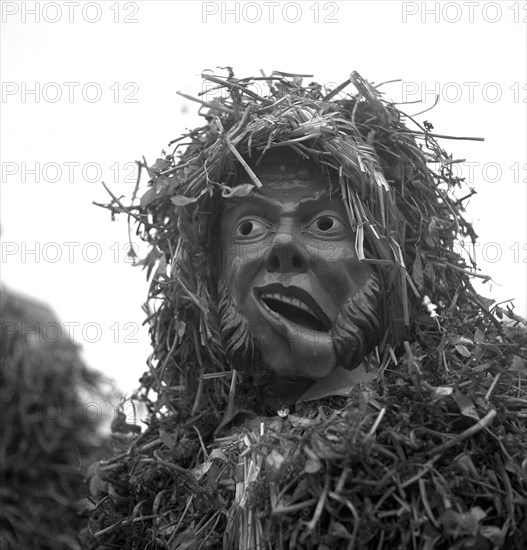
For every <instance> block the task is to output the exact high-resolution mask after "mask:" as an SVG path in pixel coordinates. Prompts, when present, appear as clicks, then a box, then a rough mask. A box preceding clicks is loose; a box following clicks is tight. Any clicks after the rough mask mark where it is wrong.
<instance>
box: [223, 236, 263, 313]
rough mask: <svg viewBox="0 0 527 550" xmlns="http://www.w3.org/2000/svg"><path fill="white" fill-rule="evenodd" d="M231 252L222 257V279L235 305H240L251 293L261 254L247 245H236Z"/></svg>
mask: <svg viewBox="0 0 527 550" xmlns="http://www.w3.org/2000/svg"><path fill="white" fill-rule="evenodd" d="M231 250H232V253H231V254H228V255H227V256H225V257H224V259H223V279H224V281H225V283H226V287H227V291H228V292H229V294H230V295H231V296H232V298H233V301H234V303H235V305H236V306H238V307H241V306H242V305H243V303H244V302H246V301H247V300H249V299H250V298H251V295H252V290H253V287H254V281H255V279H256V276H257V274H258V272H259V270H260V269H261V267H262V265H263V263H262V260H261V258H260V256H261V254H256V255H255V251H254V250H251V248H250V247H248V246H241V245H237V246H236V247H235V248H234V247H232V248H231Z"/></svg>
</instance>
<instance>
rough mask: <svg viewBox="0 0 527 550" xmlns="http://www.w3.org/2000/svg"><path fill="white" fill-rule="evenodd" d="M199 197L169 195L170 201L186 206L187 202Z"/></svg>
mask: <svg viewBox="0 0 527 550" xmlns="http://www.w3.org/2000/svg"><path fill="white" fill-rule="evenodd" d="M198 199H199V197H185V196H184V195H176V196H175V197H170V200H171V201H172V203H174V204H175V205H176V206H186V205H187V204H192V203H193V202H196V201H197V200H198Z"/></svg>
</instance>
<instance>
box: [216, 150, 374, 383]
mask: <svg viewBox="0 0 527 550" xmlns="http://www.w3.org/2000/svg"><path fill="white" fill-rule="evenodd" d="M256 172H257V175H258V176H259V178H260V180H261V181H262V184H263V187H262V188H259V189H258V190H256V191H255V192H253V193H251V194H250V195H248V196H245V197H239V198H232V199H227V200H226V201H225V203H224V205H223V210H222V215H221V224H220V240H221V245H222V255H223V256H222V273H221V280H222V287H223V291H224V292H225V294H226V295H227V296H228V297H229V299H230V300H231V302H232V306H233V308H234V310H235V311H236V313H237V315H238V316H239V317H240V318H241V320H240V323H243V325H244V330H245V332H248V335H247V337H250V338H251V340H252V343H251V346H252V347H256V348H258V351H259V356H260V357H261V360H262V362H263V364H264V365H265V366H266V367H267V368H269V369H271V370H272V371H274V373H276V375H278V376H279V377H284V378H291V377H293V378H297V377H298V378H303V379H310V380H317V379H320V378H323V377H325V376H327V375H328V374H329V373H330V372H331V370H332V369H333V368H334V367H335V366H336V365H337V363H338V360H337V358H338V355H339V346H338V345H336V342H335V340H336V335H337V333H339V332H342V331H339V318H340V317H342V314H341V312H342V309H343V307H344V306H345V305H346V304H349V303H350V301H353V299H354V298H356V297H357V296H361V297H362V298H363V299H364V300H366V301H368V300H369V298H367V297H366V298H364V292H363V291H364V288H365V287H366V285H367V283H368V281H370V280H371V276H372V268H371V267H369V266H368V265H367V264H364V263H361V262H359V260H358V258H357V255H356V253H355V232H354V231H353V230H352V229H351V227H350V225H349V222H348V218H347V214H346V211H345V208H344V205H343V203H342V201H341V199H340V198H338V197H335V198H334V200H331V199H330V197H329V193H328V190H329V186H328V182H327V181H325V180H324V178H323V177H322V176H321V174H320V172H319V171H317V170H315V169H314V165H312V164H307V163H305V162H300V163H299V162H298V161H293V162H287V159H286V161H284V160H283V159H280V158H279V159H278V161H275V162H274V163H268V164H265V165H263V166H262V167H260V168H259V169H258V170H256ZM238 332H239V331H238ZM344 332H345V331H344ZM236 338H237V339H242V336H241V335H240V334H238V335H237V336H236ZM340 347H341V348H343V347H344V348H346V346H340ZM341 351H342V349H341Z"/></svg>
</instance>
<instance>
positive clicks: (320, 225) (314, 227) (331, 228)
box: [307, 214, 344, 235]
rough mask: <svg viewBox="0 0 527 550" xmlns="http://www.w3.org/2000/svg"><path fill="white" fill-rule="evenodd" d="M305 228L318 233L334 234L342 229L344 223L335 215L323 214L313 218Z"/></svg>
mask: <svg viewBox="0 0 527 550" xmlns="http://www.w3.org/2000/svg"><path fill="white" fill-rule="evenodd" d="M307 229H308V230H309V231H312V232H313V233H318V234H319V235H335V234H337V233H341V232H342V231H344V224H343V223H342V221H341V220H340V219H339V218H337V217H336V216H331V215H329V214H324V215H322V216H319V217H318V218H316V219H315V220H313V221H312V222H311V223H310V224H309V225H308V227H307Z"/></svg>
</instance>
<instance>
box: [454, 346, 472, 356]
mask: <svg viewBox="0 0 527 550" xmlns="http://www.w3.org/2000/svg"><path fill="white" fill-rule="evenodd" d="M456 351H457V352H458V353H459V354H460V355H462V356H463V357H472V353H470V351H469V350H468V349H467V348H466V347H465V346H464V345H463V344H456Z"/></svg>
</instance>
